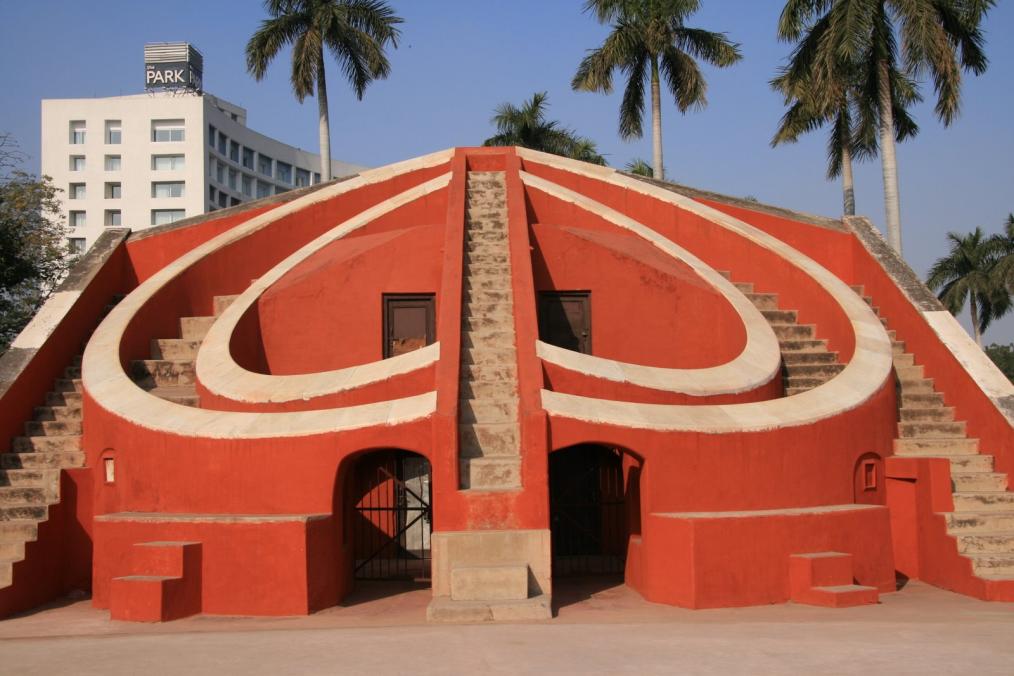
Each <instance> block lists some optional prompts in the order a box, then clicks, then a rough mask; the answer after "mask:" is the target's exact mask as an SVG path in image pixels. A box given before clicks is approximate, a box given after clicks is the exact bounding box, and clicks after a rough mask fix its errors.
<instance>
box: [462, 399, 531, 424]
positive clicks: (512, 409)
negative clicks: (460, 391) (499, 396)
mask: <svg viewBox="0 0 1014 676" xmlns="http://www.w3.org/2000/svg"><path fill="white" fill-rule="evenodd" d="M458 408H459V409H460V413H459V421H460V422H461V423H508V422H510V423H513V422H517V420H518V403H517V399H516V398H512V399H503V400H489V399H461V400H460V401H459V406H458Z"/></svg>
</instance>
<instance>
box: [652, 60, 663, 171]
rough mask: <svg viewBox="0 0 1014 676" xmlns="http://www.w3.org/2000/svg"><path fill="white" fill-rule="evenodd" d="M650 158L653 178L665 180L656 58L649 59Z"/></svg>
mask: <svg viewBox="0 0 1014 676" xmlns="http://www.w3.org/2000/svg"><path fill="white" fill-rule="evenodd" d="M651 150H652V154H651V158H652V173H653V174H654V175H655V178H657V179H658V180H660V181H662V180H665V168H664V167H663V165H662V92H661V89H660V87H659V82H658V59H655V58H653V59H652V60H651Z"/></svg>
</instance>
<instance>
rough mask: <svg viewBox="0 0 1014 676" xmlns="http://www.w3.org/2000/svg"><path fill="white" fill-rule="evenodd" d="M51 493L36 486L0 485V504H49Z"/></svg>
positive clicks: (10, 505) (11, 505) (17, 505)
mask: <svg viewBox="0 0 1014 676" xmlns="http://www.w3.org/2000/svg"><path fill="white" fill-rule="evenodd" d="M51 498H52V493H51V492H50V491H47V490H46V489H45V488H41V487H38V486H0V506H6V507H19V506H25V505H35V506H38V505H47V504H50V501H51Z"/></svg>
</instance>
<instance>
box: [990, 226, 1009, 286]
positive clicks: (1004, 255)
mask: <svg viewBox="0 0 1014 676" xmlns="http://www.w3.org/2000/svg"><path fill="white" fill-rule="evenodd" d="M992 246H993V252H994V254H995V255H996V256H997V261H996V267H995V268H994V274H995V275H996V278H997V281H998V282H999V283H1000V284H1003V285H1004V287H1006V289H1007V291H1008V292H1012V293H1014V213H1012V214H1009V215H1008V216H1007V220H1006V221H1004V224H1003V232H1002V233H1000V234H999V235H994V236H993V241H992Z"/></svg>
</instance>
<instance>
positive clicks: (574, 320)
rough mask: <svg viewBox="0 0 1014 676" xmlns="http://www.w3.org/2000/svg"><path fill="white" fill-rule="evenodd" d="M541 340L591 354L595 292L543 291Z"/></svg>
mask: <svg viewBox="0 0 1014 676" xmlns="http://www.w3.org/2000/svg"><path fill="white" fill-rule="evenodd" d="M539 339H540V340H542V341H543V342H545V343H549V344H550V345H556V346H558V347H563V348H566V349H568V350H574V351H576V352H583V353H585V354H591V295H590V293H589V292H588V291H543V292H542V293H540V294H539Z"/></svg>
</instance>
